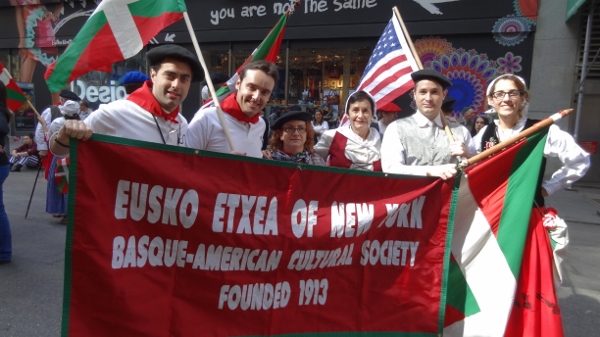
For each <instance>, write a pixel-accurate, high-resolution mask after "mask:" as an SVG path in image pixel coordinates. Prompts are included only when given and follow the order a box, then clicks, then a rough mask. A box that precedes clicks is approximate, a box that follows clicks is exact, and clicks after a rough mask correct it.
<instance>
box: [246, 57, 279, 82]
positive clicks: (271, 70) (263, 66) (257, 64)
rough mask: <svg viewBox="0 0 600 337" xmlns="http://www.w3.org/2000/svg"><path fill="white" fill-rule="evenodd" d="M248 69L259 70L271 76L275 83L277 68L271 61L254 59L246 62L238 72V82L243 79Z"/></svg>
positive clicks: (277, 73)
mask: <svg viewBox="0 0 600 337" xmlns="http://www.w3.org/2000/svg"><path fill="white" fill-rule="evenodd" d="M248 70H261V71H263V72H264V73H265V74H267V75H269V76H271V78H273V80H274V81H275V83H277V80H278V79H279V69H277V65H275V63H273V62H269V61H265V60H256V61H252V62H250V63H248V64H246V66H244V68H243V69H242V72H241V73H240V82H241V81H243V80H244V77H245V76H246V72H247V71H248Z"/></svg>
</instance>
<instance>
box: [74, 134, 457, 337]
mask: <svg viewBox="0 0 600 337" xmlns="http://www.w3.org/2000/svg"><path fill="white" fill-rule="evenodd" d="M105 141H108V142H105ZM70 174H71V176H70V182H71V186H70V193H69V198H70V199H69V221H70V223H69V231H68V238H67V260H66V262H65V268H66V271H65V304H64V322H63V336H276V335H284V334H294V333H303V335H302V336H331V335H332V334H328V333H341V332H343V333H345V335H347V336H359V335H361V336H366V335H368V336H379V335H380V334H379V333H381V336H388V335H389V333H390V332H401V333H405V334H406V335H412V334H413V333H414V334H415V335H417V334H418V335H419V336H426V335H429V334H431V336H437V334H439V333H441V332H442V327H443V317H444V312H443V308H444V305H445V303H444V301H443V300H442V299H445V270H447V263H448V258H449V245H448V249H446V242H447V240H448V237H449V233H448V232H449V226H448V219H449V217H450V216H451V214H452V212H453V209H454V207H452V204H451V201H452V200H453V199H452V195H453V194H452V191H453V182H452V181H447V182H443V181H441V180H439V179H437V180H435V179H432V178H425V177H395V176H394V177H387V176H386V175H384V174H380V173H371V172H360V171H349V170H339V169H333V168H323V167H316V166H302V167H299V166H296V165H292V164H288V163H282V162H275V161H266V160H260V159H251V158H243V157H239V156H229V155H222V154H215V153H208V152H199V151H194V150H192V149H184V148H176V147H169V146H163V145H162V144H150V143H144V142H137V141H131V140H123V139H117V138H112V137H106V136H98V135H95V136H94V140H91V141H87V142H79V143H78V144H77V145H76V146H73V147H72V153H71V164H70ZM367 333H369V334H367ZM424 333H425V334H424Z"/></svg>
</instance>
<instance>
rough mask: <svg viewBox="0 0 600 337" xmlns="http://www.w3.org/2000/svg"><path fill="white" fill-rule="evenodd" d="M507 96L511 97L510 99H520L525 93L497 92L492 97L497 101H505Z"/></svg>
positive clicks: (517, 91) (515, 91) (516, 91)
mask: <svg viewBox="0 0 600 337" xmlns="http://www.w3.org/2000/svg"><path fill="white" fill-rule="evenodd" d="M506 94H508V97H510V98H517V97H520V96H521V95H523V92H522V91H521V90H511V91H496V92H493V93H492V97H494V98H495V99H497V100H501V99H504V97H505V96H506Z"/></svg>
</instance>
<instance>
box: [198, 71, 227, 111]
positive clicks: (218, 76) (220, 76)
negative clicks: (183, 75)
mask: <svg viewBox="0 0 600 337" xmlns="http://www.w3.org/2000/svg"><path fill="white" fill-rule="evenodd" d="M210 80H211V81H212V83H213V87H214V88H215V92H217V91H219V88H221V87H222V86H223V84H225V83H227V81H229V76H227V74H225V73H222V72H216V73H211V74H210ZM200 87H201V88H202V104H204V102H206V101H208V100H209V99H212V98H211V97H210V90H208V84H207V81H206V80H204V81H202V82H201V83H200Z"/></svg>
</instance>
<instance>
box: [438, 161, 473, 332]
mask: <svg viewBox="0 0 600 337" xmlns="http://www.w3.org/2000/svg"><path fill="white" fill-rule="evenodd" d="M461 177H462V172H459V174H457V175H456V179H455V180H454V187H453V188H452V197H451V199H450V212H449V214H448V226H447V232H446V242H445V243H444V262H443V263H444V264H443V269H442V271H443V274H442V293H441V295H440V308H439V310H440V315H439V317H438V332H439V333H440V334H443V332H444V321H445V319H446V301H447V300H448V282H449V281H450V280H449V279H448V278H449V270H450V255H451V254H452V234H453V231H454V219H455V217H456V206H457V205H458V188H459V186H460V179H461ZM459 272H460V269H459ZM461 274H462V273H461ZM465 283H466V282H465ZM451 284H453V283H451Z"/></svg>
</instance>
